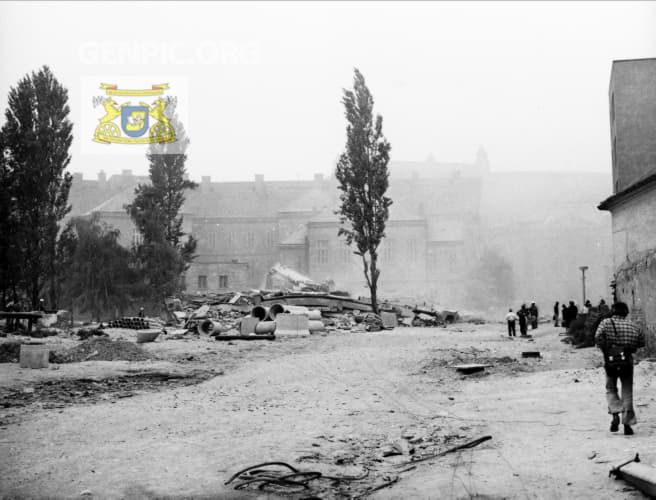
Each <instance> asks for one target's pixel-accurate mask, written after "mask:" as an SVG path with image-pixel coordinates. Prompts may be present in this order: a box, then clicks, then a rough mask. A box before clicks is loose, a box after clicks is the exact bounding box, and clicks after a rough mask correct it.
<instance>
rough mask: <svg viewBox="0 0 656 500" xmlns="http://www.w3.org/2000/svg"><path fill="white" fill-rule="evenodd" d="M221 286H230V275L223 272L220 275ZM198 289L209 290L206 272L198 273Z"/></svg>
mask: <svg viewBox="0 0 656 500" xmlns="http://www.w3.org/2000/svg"><path fill="white" fill-rule="evenodd" d="M219 288H228V276H227V275H225V274H222V275H220V276H219ZM198 289H199V290H207V276H206V275H204V274H199V275H198Z"/></svg>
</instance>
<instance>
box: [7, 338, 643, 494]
mask: <svg viewBox="0 0 656 500" xmlns="http://www.w3.org/2000/svg"><path fill="white" fill-rule="evenodd" d="M529 333H534V334H535V335H534V337H535V338H534V340H533V341H530V342H529V341H526V340H523V339H515V340H509V339H507V338H506V337H505V335H504V332H503V327H502V325H480V326H474V325H455V327H453V328H450V329H441V328H436V329H428V328H424V329H419V328H417V329H415V328H404V329H401V328H398V329H396V330H394V331H390V332H381V333H331V334H329V335H325V336H313V337H310V338H306V339H278V340H276V341H275V342H249V343H238V342H235V343H231V344H228V343H226V342H212V341H205V340H199V341H195V342H194V341H190V342H183V341H166V340H163V341H161V342H157V343H154V344H150V345H148V349H149V350H151V351H152V352H153V353H157V354H159V355H160V357H162V358H164V360H161V361H156V362H134V363H129V364H128V363H115V362H114V363H110V362H107V363H102V362H96V363H95V364H94V363H81V364H77V365H76V367H73V366H72V365H71V366H65V365H62V367H61V369H60V370H57V371H54V372H45V371H37V370H32V373H28V371H27V370H21V369H19V368H18V366H17V365H15V364H11V365H7V364H5V365H2V367H1V370H0V371H1V372H2V373H1V374H2V376H3V380H4V381H7V380H8V379H11V380H15V381H18V382H16V383H15V384H14V387H13V388H14V389H16V387H15V385H16V384H19V386H20V387H24V388H25V387H28V386H30V385H34V384H35V383H36V377H40V378H41V379H44V378H52V377H56V378H61V377H74V376H75V374H76V373H77V374H79V373H82V372H85V370H86V371H87V372H88V371H93V370H98V369H99V368H98V367H101V369H102V371H103V373H105V374H107V373H111V374H116V373H117V372H120V371H121V370H123V371H125V370H133V371H134V370H144V369H146V368H148V367H151V368H156V369H157V370H160V371H161V370H164V369H172V368H174V367H175V368H176V369H178V370H182V371H184V370H192V369H193V370H196V371H198V370H201V369H202V370H204V372H207V371H208V370H213V371H214V372H217V373H223V374H222V375H217V376H215V377H213V378H211V379H209V380H206V381H204V382H201V383H197V384H195V385H186V386H185V385H183V386H177V387H175V388H168V389H162V390H160V391H158V392H145V393H140V392H137V393H135V394H136V395H133V396H132V397H116V398H114V397H110V398H108V399H107V400H94V401H91V402H89V403H86V404H72V405H71V404H64V405H61V407H58V408H52V407H50V408H43V407H40V406H39V405H31V406H28V407H24V408H7V409H5V410H0V419H1V421H2V422H4V424H3V427H2V428H1V430H2V432H1V436H2V437H1V438H0V469H1V470H2V474H0V491H2V492H3V494H4V496H5V497H66V498H71V497H78V496H80V495H81V494H84V496H85V497H87V498H91V497H93V498H155V497H157V498H161V497H169V496H170V497H194V498H198V497H211V498H241V497H242V496H243V497H244V498H277V496H276V495H274V494H272V493H262V492H259V491H258V492H257V493H254V492H248V493H240V492H235V491H234V490H233V489H232V485H229V486H226V485H224V482H225V481H226V480H227V479H228V478H229V477H230V476H231V475H232V474H233V473H234V472H236V471H238V470H239V469H240V468H242V467H246V466H249V465H253V464H256V463H259V462H264V461H269V460H279V461H284V462H288V463H290V464H292V465H294V466H295V467H297V468H299V469H301V470H312V471H321V472H323V473H328V474H332V475H358V474H360V473H362V472H363V471H365V470H369V474H368V476H367V478H366V479H364V480H361V481H353V482H341V483H330V482H325V481H324V482H318V484H317V486H316V489H315V490H313V493H314V494H315V495H316V496H317V497H319V498H336V497H349V496H358V495H363V494H371V496H372V497H374V498H390V499H391V498H421V499H423V498H431V499H432V498H435V499H441V498H448V499H450V498H563V499H571V498H595V499H606V498H607V499H611V498H612V499H616V498H643V496H642V495H641V494H640V493H639V492H636V491H635V490H634V489H632V488H629V487H627V485H626V484H625V483H623V482H621V481H615V480H613V479H609V478H608V470H609V469H610V467H611V465H613V464H615V463H618V462H621V461H624V460H628V459H629V458H631V457H632V456H633V455H635V453H636V452H639V453H640V455H641V457H642V458H643V461H645V462H646V463H654V464H656V438H655V435H656V387H654V385H653V384H652V380H654V374H655V373H656V363H650V362H644V361H643V362H642V363H640V364H639V365H638V366H637V367H636V388H635V402H636V404H637V407H636V410H637V413H638V419H639V424H638V425H637V426H636V429H635V430H636V435H635V436H631V437H625V436H623V435H621V433H620V434H611V433H610V432H609V431H608V424H609V417H608V415H607V414H606V405H605V401H604V388H603V372H602V369H601V368H600V367H599V366H600V360H599V354H598V353H597V352H596V350H595V349H582V350H574V349H572V348H571V347H570V346H568V345H566V344H563V343H561V342H560V338H559V337H558V332H557V331H556V330H555V329H553V328H551V327H548V326H543V325H541V326H540V328H539V329H538V330H535V331H533V332H529ZM522 351H540V352H541V354H542V358H540V359H530V358H527V359H523V358H522V357H521V353H522ZM189 353H191V354H189ZM190 356H192V358H191V359H189V357H190ZM471 361H477V362H483V363H486V364H490V365H493V366H491V367H490V368H487V369H486V371H485V372H483V373H477V374H473V375H460V374H458V373H456V371H455V370H454V369H453V368H452V367H451V365H453V364H456V363H459V362H471ZM37 372H40V375H38V376H37V375H35V374H36V373H37ZM73 372H74V373H73ZM78 376H79V375H78ZM3 384H6V382H3ZM20 387H19V388H20ZM483 435H491V436H492V440H490V441H487V442H486V443H483V444H481V445H480V446H478V447H476V448H473V449H469V450H465V451H460V452H457V453H453V454H449V455H446V456H443V457H440V458H437V459H434V460H432V461H431V460H428V461H425V462H422V463H420V464H416V466H415V468H413V469H412V470H408V471H405V472H403V469H404V466H403V464H406V463H408V462H409V461H410V460H411V458H412V454H411V452H413V453H414V455H415V456H420V455H426V454H431V453H435V452H438V451H440V450H444V449H446V448H449V447H451V446H453V445H456V444H460V443H463V442H466V441H467V440H470V439H475V438H477V437H480V436H483ZM394 446H396V447H397V448H398V449H400V451H402V452H403V454H402V455H396V456H386V457H383V456H382V455H384V454H386V453H385V451H386V450H389V449H390V447H392V448H393V447H394ZM379 486H386V487H384V488H383V489H380V490H378V491H376V492H373V493H371V491H372V490H373V489H374V488H376V487H379ZM255 491H257V490H255ZM302 497H306V498H307V497H308V493H307V492H305V493H302V494H294V495H291V498H302ZM287 498H289V496H288V497H287Z"/></svg>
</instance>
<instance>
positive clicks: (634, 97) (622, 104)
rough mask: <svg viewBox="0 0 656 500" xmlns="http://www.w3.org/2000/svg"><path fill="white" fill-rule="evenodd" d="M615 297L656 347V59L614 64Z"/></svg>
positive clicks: (610, 206)
mask: <svg viewBox="0 0 656 500" xmlns="http://www.w3.org/2000/svg"><path fill="white" fill-rule="evenodd" d="M609 107H610V135H611V149H612V160H613V194H612V196H610V197H609V198H607V199H606V200H604V201H603V202H602V203H601V204H600V205H599V209H600V210H607V211H610V213H611V214H612V234H613V262H614V271H615V281H614V286H615V293H616V297H617V299H618V300H620V301H623V302H626V303H627V304H628V305H629V307H630V309H631V311H632V315H633V317H634V319H636V320H637V321H638V322H640V323H641V324H643V326H644V327H645V328H646V329H647V330H648V331H649V333H650V334H649V335H648V338H649V339H650V343H651V345H652V348H655V347H656V345H655V344H656V59H635V60H625V61H614V62H613V67H612V70H611V78H610V86H609Z"/></svg>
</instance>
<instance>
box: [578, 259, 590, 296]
mask: <svg viewBox="0 0 656 500" xmlns="http://www.w3.org/2000/svg"><path fill="white" fill-rule="evenodd" d="M579 269H580V270H581V286H582V287H583V305H585V271H586V270H587V269H588V266H581V267H579Z"/></svg>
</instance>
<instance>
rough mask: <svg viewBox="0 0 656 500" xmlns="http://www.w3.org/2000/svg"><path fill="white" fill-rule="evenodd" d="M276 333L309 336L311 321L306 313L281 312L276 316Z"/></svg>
mask: <svg viewBox="0 0 656 500" xmlns="http://www.w3.org/2000/svg"><path fill="white" fill-rule="evenodd" d="M276 335H278V336H287V337H307V336H308V335H310V321H309V320H308V317H307V316H305V315H304V314H279V315H278V316H276Z"/></svg>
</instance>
